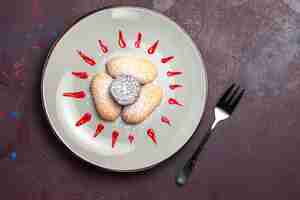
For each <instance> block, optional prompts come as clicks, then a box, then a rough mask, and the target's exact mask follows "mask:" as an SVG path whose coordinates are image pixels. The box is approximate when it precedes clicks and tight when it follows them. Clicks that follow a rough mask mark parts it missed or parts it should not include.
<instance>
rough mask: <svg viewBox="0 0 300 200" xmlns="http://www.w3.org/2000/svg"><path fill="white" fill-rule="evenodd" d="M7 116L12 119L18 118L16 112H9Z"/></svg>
mask: <svg viewBox="0 0 300 200" xmlns="http://www.w3.org/2000/svg"><path fill="white" fill-rule="evenodd" d="M9 116H10V117H11V118H13V119H17V118H18V117H19V113H18V112H10V113H9Z"/></svg>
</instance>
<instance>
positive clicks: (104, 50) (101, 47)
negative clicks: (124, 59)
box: [98, 40, 108, 53]
mask: <svg viewBox="0 0 300 200" xmlns="http://www.w3.org/2000/svg"><path fill="white" fill-rule="evenodd" d="M98 42H99V46H100V49H101V51H102V52H103V53H107V52H108V47H107V46H106V45H105V44H104V43H103V41H102V40H99V41H98Z"/></svg>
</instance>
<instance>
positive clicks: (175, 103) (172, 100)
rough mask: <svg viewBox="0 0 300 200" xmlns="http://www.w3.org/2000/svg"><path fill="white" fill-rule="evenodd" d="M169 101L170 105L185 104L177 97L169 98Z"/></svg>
mask: <svg viewBox="0 0 300 200" xmlns="http://www.w3.org/2000/svg"><path fill="white" fill-rule="evenodd" d="M168 103H169V104H170V105H178V106H183V104H181V103H179V102H178V101H177V100H176V99H173V98H169V100H168Z"/></svg>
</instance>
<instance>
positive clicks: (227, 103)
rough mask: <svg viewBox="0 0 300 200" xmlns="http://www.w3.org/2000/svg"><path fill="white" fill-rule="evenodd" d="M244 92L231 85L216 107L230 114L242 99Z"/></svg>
mask: <svg viewBox="0 0 300 200" xmlns="http://www.w3.org/2000/svg"><path fill="white" fill-rule="evenodd" d="M234 88H235V89H234ZM244 92H245V89H241V88H240V86H237V87H236V84H232V85H231V86H230V87H229V88H228V89H227V90H226V91H225V93H224V94H223V96H222V97H221V98H220V99H219V101H218V103H217V107H219V108H221V109H223V110H224V111H226V112H227V113H228V114H231V113H232V112H233V111H234V109H235V108H236V106H237V104H238V103H239V102H240V100H241V98H242V97H243V95H244Z"/></svg>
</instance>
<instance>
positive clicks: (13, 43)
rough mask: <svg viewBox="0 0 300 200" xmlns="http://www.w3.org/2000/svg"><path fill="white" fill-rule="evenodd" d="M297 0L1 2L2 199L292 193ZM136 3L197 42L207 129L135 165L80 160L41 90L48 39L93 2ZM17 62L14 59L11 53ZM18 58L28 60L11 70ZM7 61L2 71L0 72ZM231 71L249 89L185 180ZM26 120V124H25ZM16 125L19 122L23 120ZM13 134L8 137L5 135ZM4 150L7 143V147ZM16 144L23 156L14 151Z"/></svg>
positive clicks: (299, 91)
mask: <svg viewBox="0 0 300 200" xmlns="http://www.w3.org/2000/svg"><path fill="white" fill-rule="evenodd" d="M298 2H299V1H296V0H218V1H217V0H201V1H200V0H190V1H184V0H177V1H175V0H164V1H163V0H161V1H158V0H153V1H146V0H145V1H141V0H140V1H138V0H123V1H121V0H115V1H108V0H107V1H106V0H86V1H83V0H73V1H62V0H60V1H58V0H52V1H50V0H48V1H46V0H43V1H42V0H31V1H29V0H28V1H17V0H9V1H3V2H1V6H0V24H1V26H0V27H1V29H0V30H1V32H0V36H1V37H0V47H1V49H0V55H1V57H0V59H1V60H0V64H1V73H0V78H1V83H3V85H0V87H1V90H2V92H1V94H0V96H1V105H0V111H1V112H11V111H15V110H18V111H19V112H20V113H21V118H20V119H18V120H14V119H10V118H9V117H3V116H1V124H0V126H1V127H0V130H1V134H0V144H1V146H2V147H5V148H2V150H1V151H2V153H1V154H0V157H1V160H0V199H3V200H6V199H7V200H8V199H9V200H19V199H22V200H40V199H43V200H52V199H53V200H54V199H55V200H58V199H68V200H77V199H78V200H79V199H80V200H82V199H84V200H99V199H114V200H116V199H157V200H158V199H161V200H165V199H174V200H175V199H178V200H179V199H202V200H205V199H210V200H224V199H226V200H232V199H243V200H248V199H249V200H253V199H256V200H258V199H264V200H265V199H272V200H275V199H276V200H277V199H289V200H294V199H295V200H296V199H299V198H300V190H299V185H300V156H299V153H300V133H299V130H300V123H297V117H299V116H300V107H299V103H300V69H299V64H300V59H299V58H300V54H299V53H300V3H298ZM112 5H136V6H143V7H147V8H150V9H154V10H158V11H161V12H163V13H164V14H166V15H167V16H169V17H171V18H172V19H173V20H175V21H176V22H177V23H178V24H179V25H181V26H182V27H183V28H184V29H186V30H187V32H188V33H189V34H190V35H191V37H192V38H193V39H194V41H195V42H196V44H197V46H198V48H199V49H200V50H201V51H202V54H203V57H204V62H205V65H206V68H207V72H208V79H209V97H208V105H207V108H206V113H205V115H204V118H203V120H202V123H201V126H202V127H201V130H200V131H199V132H198V133H197V134H196V135H195V136H194V137H193V139H192V140H191V141H190V143H189V144H188V145H187V146H186V147H185V148H184V149H183V150H182V151H180V152H179V153H178V154H177V155H176V156H175V157H173V158H171V159H170V160H168V161H167V162H165V163H163V164H161V165H160V166H158V167H156V168H154V169H152V170H150V171H147V172H145V173H139V174H137V175H128V174H127V175H126V174H112V173H107V172H103V171H101V170H100V169H96V168H95V167H92V166H90V165H88V164H86V163H83V162H81V161H79V160H77V159H76V158H75V157H74V156H73V155H72V154H70V153H69V152H68V151H67V150H66V149H65V147H64V146H63V145H62V144H61V143H60V142H59V141H58V140H57V139H56V138H55V137H54V136H53V135H52V134H51V133H50V128H49V126H48V125H47V123H46V120H45V119H44V118H43V117H42V116H43V112H42V109H41V102H40V94H39V89H40V75H41V70H42V64H43V61H44V59H45V57H46V54H47V51H48V49H49V47H50V45H51V44H52V42H53V41H54V39H55V38H56V37H57V34H59V33H61V32H63V31H64V29H65V28H67V27H68V25H69V24H72V22H74V20H76V19H77V18H79V17H80V16H81V15H84V14H86V13H88V12H90V11H91V10H94V9H97V8H103V7H106V6H112ZM16 63H19V64H16ZM19 67H21V68H23V69H24V70H23V72H19V73H18V72H16V71H17V70H18V69H19ZM3 73H4V74H3ZM232 82H237V83H240V84H241V85H242V86H243V87H244V88H246V89H247V95H246V96H245V97H244V99H243V101H242V102H241V103H240V106H239V108H238V109H237V110H236V111H235V113H234V115H233V117H232V120H229V121H226V122H225V123H224V124H223V125H222V126H219V127H218V130H217V133H216V134H215V135H213V136H212V137H211V139H210V141H209V142H208V144H207V149H206V151H205V152H203V154H202V157H201V158H200V160H199V161H198V162H199V163H198V164H197V167H196V168H195V169H194V172H193V175H192V177H191V178H190V182H189V184H188V185H186V186H185V187H184V188H177V187H176V185H175V174H176V171H177V169H178V168H179V163H183V161H185V160H186V159H187V158H188V157H187V156H188V155H190V153H191V152H192V151H193V150H194V149H195V148H196V146H197V142H198V141H199V139H200V138H201V137H202V136H203V134H204V132H205V130H206V129H207V128H208V126H209V124H210V122H211V121H212V112H211V110H212V108H213V105H214V104H215V101H216V100H217V98H218V97H219V95H220V94H221V93H222V92H223V91H224V89H225V88H226V87H228V85H230V84H231V83H232ZM18 124H19V125H18ZM17 126H19V128H17ZM8 144H10V145H9V146H7V145H8ZM7 147H9V148H8V149H9V151H7V152H5V151H4V152H3V149H6V150H7ZM12 150H16V152H17V160H16V161H13V160H10V159H9V157H8V155H7V154H8V153H9V152H10V151H12Z"/></svg>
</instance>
